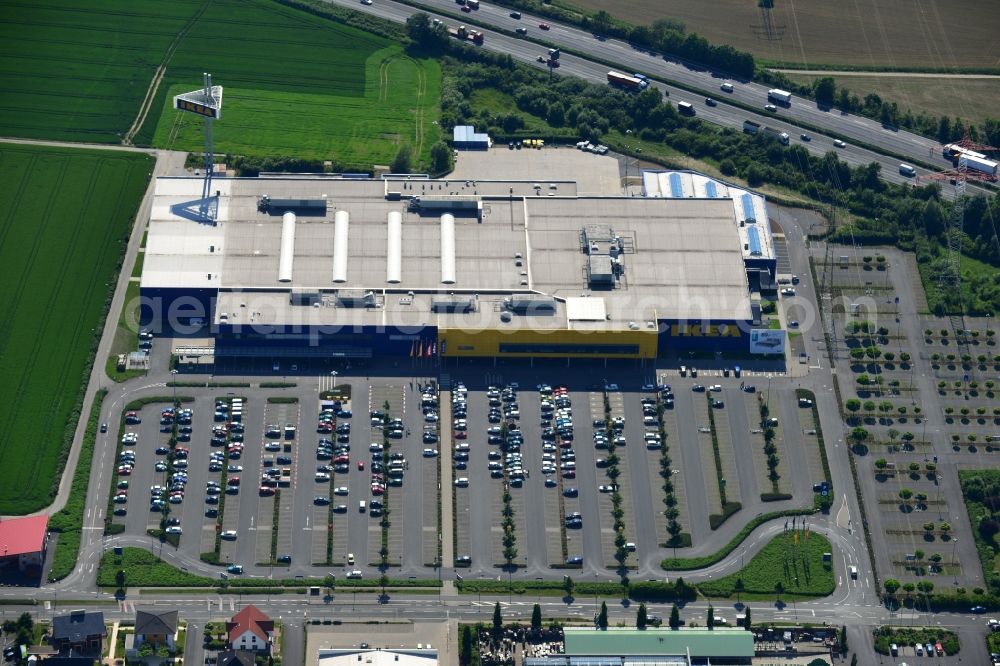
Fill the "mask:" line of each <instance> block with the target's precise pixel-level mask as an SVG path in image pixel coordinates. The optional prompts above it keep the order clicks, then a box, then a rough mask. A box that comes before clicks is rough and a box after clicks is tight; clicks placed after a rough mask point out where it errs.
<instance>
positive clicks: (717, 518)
mask: <svg viewBox="0 0 1000 666" xmlns="http://www.w3.org/2000/svg"><path fill="white" fill-rule="evenodd" d="M706 401H707V402H708V425H709V428H710V429H711V431H712V455H713V456H714V459H715V478H716V480H717V481H718V483H719V499H720V500H721V503H722V513H713V514H710V515H709V516H708V525H709V527H711V528H712V529H713V530H717V529H719V527H721V526H722V523H724V522H726V519H727V518H729V517H730V516H731V515H733V514H734V513H736V512H737V511H739V510H740V509H742V508H743V505H742V504H740V503H739V502H730V501H728V500H727V499H726V479H725V478H724V477H723V475H722V453H721V452H720V451H719V437H718V435H717V434H716V432H715V414H714V411H713V410H714V407H713V406H712V405H713V403H714V398H712V396H711V395H708V396H706Z"/></svg>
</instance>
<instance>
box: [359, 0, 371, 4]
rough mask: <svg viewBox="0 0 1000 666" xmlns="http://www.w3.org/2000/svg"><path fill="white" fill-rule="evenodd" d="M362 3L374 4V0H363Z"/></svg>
mask: <svg viewBox="0 0 1000 666" xmlns="http://www.w3.org/2000/svg"><path fill="white" fill-rule="evenodd" d="M361 4H363V5H370V4H372V0H361Z"/></svg>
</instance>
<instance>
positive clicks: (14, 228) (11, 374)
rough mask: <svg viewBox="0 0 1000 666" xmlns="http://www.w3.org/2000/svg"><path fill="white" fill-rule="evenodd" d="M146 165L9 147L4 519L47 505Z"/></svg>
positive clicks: (0, 354)
mask: <svg viewBox="0 0 1000 666" xmlns="http://www.w3.org/2000/svg"><path fill="white" fill-rule="evenodd" d="M152 166H153V160H152V158H151V157H149V156H146V155H142V154H138V153H135V154H133V153H120V152H108V151H99V152H98V151H87V150H69V149H56V148H41V147H35V146H19V145H14V144H6V143H0V198H2V200H3V201H4V202H5V205H4V207H3V211H2V213H0V265H3V267H4V271H5V273H6V275H8V276H10V280H9V281H8V282H7V284H8V286H7V287H6V288H5V289H4V297H3V299H2V304H0V315H2V317H3V319H2V321H3V322H4V325H3V328H2V329H0V376H2V377H3V382H0V421H2V422H3V424H4V427H3V428H2V429H0V469H3V470H6V472H7V481H6V482H5V483H3V484H0V514H4V515H6V514H21V513H27V512H30V511H35V510H38V509H40V508H43V507H44V506H46V505H48V504H49V503H50V502H51V500H52V497H53V494H54V490H55V488H56V486H57V484H58V479H57V478H56V472H57V471H58V469H59V468H60V465H61V460H62V458H63V455H64V454H65V453H66V449H65V447H64V441H65V438H66V435H67V432H68V430H67V429H69V432H71V431H72V429H74V428H75V427H76V418H75V415H74V410H75V406H76V402H77V400H78V399H79V397H80V388H81V381H82V379H83V373H84V370H85V366H86V362H87V356H88V352H89V351H90V349H91V348H92V345H93V343H94V341H95V334H96V333H97V330H96V329H97V327H98V325H99V323H100V321H101V314H102V311H103V309H104V304H105V300H106V298H107V296H108V294H109V285H110V284H111V283H113V281H114V278H115V275H116V272H117V268H118V262H119V258H120V255H121V251H122V248H123V246H124V242H125V241H126V239H127V237H128V232H129V228H130V221H131V219H132V217H133V216H134V215H135V212H136V208H137V206H138V202H139V200H140V198H141V197H142V193H143V191H144V189H145V187H146V184H147V182H148V176H149V173H150V171H151V170H152Z"/></svg>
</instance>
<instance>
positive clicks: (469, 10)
mask: <svg viewBox="0 0 1000 666" xmlns="http://www.w3.org/2000/svg"><path fill="white" fill-rule="evenodd" d="M462 11H463V12H465V13H466V14H468V13H470V12H471V11H472V7H469V5H462Z"/></svg>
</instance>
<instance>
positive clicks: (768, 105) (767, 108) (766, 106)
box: [764, 104, 778, 113]
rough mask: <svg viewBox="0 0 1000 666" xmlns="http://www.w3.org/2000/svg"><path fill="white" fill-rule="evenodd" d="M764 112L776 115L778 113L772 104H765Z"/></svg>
mask: <svg viewBox="0 0 1000 666" xmlns="http://www.w3.org/2000/svg"><path fill="white" fill-rule="evenodd" d="M764 110H765V111H770V112H771V113H776V112H777V111H778V107H776V106H775V105H774V104H765V105H764Z"/></svg>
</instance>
